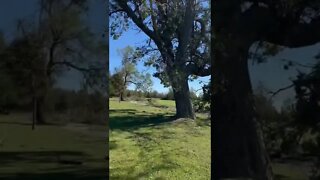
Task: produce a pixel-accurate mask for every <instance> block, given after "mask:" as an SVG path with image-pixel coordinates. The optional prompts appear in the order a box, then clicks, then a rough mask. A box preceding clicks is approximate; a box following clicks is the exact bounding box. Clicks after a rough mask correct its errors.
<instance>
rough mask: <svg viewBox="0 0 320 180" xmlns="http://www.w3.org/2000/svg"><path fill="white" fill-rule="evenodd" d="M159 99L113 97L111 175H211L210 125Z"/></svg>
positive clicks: (135, 177) (120, 177)
mask: <svg viewBox="0 0 320 180" xmlns="http://www.w3.org/2000/svg"><path fill="white" fill-rule="evenodd" d="M155 103H156V104H157V105H160V107H162V106H167V107H169V108H163V107H162V108H160V107H158V106H157V105H155V106H152V105H148V104H143V103H137V102H135V101H131V102H130V101H126V102H121V103H119V102H118V101H117V99H110V111H109V112H110V137H109V139H110V179H186V180H187V179H192V180H193V179H199V180H201V179H203V180H206V179H210V161H211V158H210V127H209V126H198V125H197V124H196V123H195V122H191V121H180V122H177V121H173V119H172V116H173V115H174V111H173V110H174V102H173V101H164V100H156V102H155Z"/></svg>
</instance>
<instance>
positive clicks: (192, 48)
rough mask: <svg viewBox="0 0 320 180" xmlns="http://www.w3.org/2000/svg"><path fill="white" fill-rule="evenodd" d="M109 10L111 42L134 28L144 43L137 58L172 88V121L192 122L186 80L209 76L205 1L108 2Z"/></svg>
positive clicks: (208, 26) (207, 11)
mask: <svg viewBox="0 0 320 180" xmlns="http://www.w3.org/2000/svg"><path fill="white" fill-rule="evenodd" d="M110 8H111V11H110V13H109V15H110V17H111V19H110V20H111V25H110V30H111V31H110V33H111V35H112V36H113V38H115V39H116V38H118V37H119V36H121V34H122V32H123V31H125V30H127V29H128V28H129V26H131V25H133V27H138V29H139V31H142V32H143V33H144V34H145V35H146V36H147V37H148V40H147V42H146V44H145V45H144V46H142V47H140V49H139V51H138V52H137V54H136V55H137V57H139V58H142V59H144V60H145V63H146V64H147V65H151V66H153V67H155V68H156V69H157V73H156V74H155V76H156V77H158V78H160V80H161V81H162V82H163V84H166V85H168V86H171V87H172V89H173V93H174V99H175V104H176V117H177V118H195V115H194V110H193V107H192V103H191V99H190V90H189V85H188V79H189V78H190V77H192V76H208V75H210V55H209V42H210V31H209V28H210V8H209V1H195V0H176V1H157V0H155V1H153V0H129V1H127V0H112V1H110ZM146 57H148V58H146Z"/></svg>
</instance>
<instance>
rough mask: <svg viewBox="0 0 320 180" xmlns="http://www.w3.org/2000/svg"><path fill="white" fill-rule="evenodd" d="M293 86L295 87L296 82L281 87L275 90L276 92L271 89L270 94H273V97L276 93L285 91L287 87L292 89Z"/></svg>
mask: <svg viewBox="0 0 320 180" xmlns="http://www.w3.org/2000/svg"><path fill="white" fill-rule="evenodd" d="M292 87H294V84H290V85H288V86H286V87H283V88H280V89H278V90H277V91H274V92H272V91H270V92H269V94H271V97H270V98H273V97H274V96H275V95H277V94H279V93H280V92H282V91H285V90H287V89H290V88H292Z"/></svg>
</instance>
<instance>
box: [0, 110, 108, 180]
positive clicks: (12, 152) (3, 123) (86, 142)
mask: <svg viewBox="0 0 320 180" xmlns="http://www.w3.org/2000/svg"><path fill="white" fill-rule="evenodd" d="M84 127H87V126H85V125H84ZM97 129H98V130H97ZM91 130H94V132H96V131H105V130H106V127H101V126H99V127H93V126H92V127H91ZM91 130H90V127H88V129H87V130H78V129H77V127H73V126H72V125H71V126H66V127H65V126H57V125H43V126H38V127H36V129H35V130H31V125H30V115H28V114H13V115H9V116H3V115H1V116H0V140H1V146H0V162H1V167H0V179H9V180H10V179H32V180H33V179H35V180H37V179H75V180H81V179H106V170H107V167H106V160H105V159H104V157H105V153H106V149H107V146H106V143H104V142H105V141H106V137H103V136H101V135H99V136H98V135H96V134H94V133H92V135H89V134H91V133H90V131H91ZM86 131H88V132H89V133H88V132H86ZM65 161H68V162H70V161H71V162H82V164H81V165H80V164H65V163H63V162H65Z"/></svg>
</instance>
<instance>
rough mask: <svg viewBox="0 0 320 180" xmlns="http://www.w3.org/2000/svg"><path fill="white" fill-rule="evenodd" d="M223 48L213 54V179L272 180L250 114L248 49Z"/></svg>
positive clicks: (258, 130)
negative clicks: (248, 179)
mask: <svg viewBox="0 0 320 180" xmlns="http://www.w3.org/2000/svg"><path fill="white" fill-rule="evenodd" d="M230 42H233V41H230ZM238 42H239V41H238ZM225 45H226V46H224V48H223V50H221V49H218V48H216V49H215V51H214V56H215V57H214V64H213V68H214V69H213V72H214V78H213V81H214V83H213V96H212V98H213V99H212V103H213V108H212V116H213V121H214V123H213V124H214V125H213V128H214V129H213V139H212V141H213V148H212V149H213V151H212V156H213V179H222V178H252V179H259V180H272V179H273V177H272V176H273V175H272V170H271V164H270V160H269V157H268V154H267V152H266V149H265V146H264V142H263V138H262V132H261V130H260V127H259V124H258V122H257V121H256V119H255V114H254V106H253V105H254V104H253V103H254V102H253V96H252V87H251V82H250V77H249V71H248V64H247V63H248V60H247V56H248V49H249V46H246V45H243V46H241V45H240V46H239V44H238V45H235V44H232V43H230V44H225Z"/></svg>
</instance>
